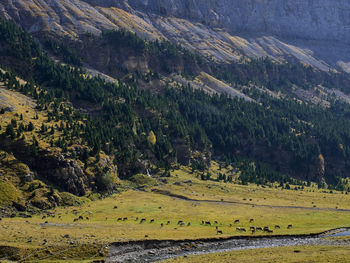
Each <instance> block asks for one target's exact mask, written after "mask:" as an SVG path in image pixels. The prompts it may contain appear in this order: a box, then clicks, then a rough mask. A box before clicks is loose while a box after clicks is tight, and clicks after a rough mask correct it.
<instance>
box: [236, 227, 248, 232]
mask: <svg viewBox="0 0 350 263" xmlns="http://www.w3.org/2000/svg"><path fill="white" fill-rule="evenodd" d="M236 230H237V231H240V232H246V230H245V228H243V227H237V228H236Z"/></svg>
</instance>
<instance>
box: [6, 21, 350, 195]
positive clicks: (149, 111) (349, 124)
mask: <svg viewBox="0 0 350 263" xmlns="http://www.w3.org/2000/svg"><path fill="white" fill-rule="evenodd" d="M0 35H1V39H0V43H1V49H0V58H1V61H2V65H1V66H2V67H3V68H4V69H6V70H7V73H2V74H1V78H2V79H3V80H9V84H8V86H9V87H10V88H12V89H14V90H17V91H20V92H22V93H24V94H27V95H30V96H31V97H33V98H35V99H36V100H37V102H38V105H37V107H38V109H49V108H51V109H52V111H50V115H49V118H50V119H53V120H57V121H60V120H64V121H65V123H66V124H65V125H63V127H60V129H62V130H63V131H64V135H63V136H62V137H60V138H58V139H56V141H53V142H52V145H53V146H57V147H60V148H62V149H67V148H68V147H69V146H70V145H73V144H74V143H75V142H76V141H80V142H81V143H82V144H84V145H86V146H88V149H89V150H88V151H84V152H82V153H81V155H80V156H77V158H78V159H80V160H82V161H84V160H86V159H87V158H88V157H89V156H98V155H99V154H100V152H101V151H103V152H105V153H106V154H108V155H110V156H113V159H114V163H115V164H116V165H117V166H118V174H119V177H121V178H125V179H127V178H129V177H131V176H132V175H134V174H137V173H139V172H142V171H144V169H145V168H150V167H161V168H165V169H170V167H171V166H172V165H173V164H176V163H182V164H185V165H191V166H192V167H193V169H199V170H205V169H206V165H208V160H209V159H215V160H220V161H222V162H225V163H226V164H236V166H238V167H240V168H241V169H242V171H243V173H242V174H241V176H240V180H241V181H242V183H247V182H257V183H260V184H264V183H266V182H280V183H286V182H291V181H293V180H306V181H315V182H318V183H320V182H322V181H323V179H325V182H327V183H328V184H330V185H332V186H333V187H337V188H338V189H341V190H344V189H342V188H343V186H342V184H341V180H340V179H341V178H344V177H347V176H348V175H349V171H350V162H349V157H350V119H349V118H350V115H349V114H350V105H349V104H347V103H344V102H341V101H339V100H336V99H334V100H333V101H332V103H331V105H330V107H329V108H325V107H322V106H321V105H313V104H310V103H300V102H299V101H297V100H295V99H293V98H292V97H288V96H286V97H283V98H274V97H272V96H269V95H268V94H266V93H262V92H259V91H253V92H250V93H249V96H250V97H251V98H252V99H253V101H252V102H247V101H244V100H242V99H238V98H233V97H229V96H228V95H225V94H208V93H206V92H205V91H202V90H198V89H193V88H192V87H191V85H178V86H177V87H175V88H174V87H172V86H169V85H165V87H164V88H162V89H160V90H157V91H154V90H152V89H140V88H139V87H138V85H137V83H138V79H139V78H140V79H141V78H143V80H144V79H145V76H144V75H142V74H140V73H137V72H125V74H131V76H132V80H130V78H118V79H117V80H116V81H115V82H114V83H111V82H107V81H106V80H104V79H103V78H101V77H92V76H89V74H87V72H85V70H84V68H83V67H82V65H83V64H82V59H81V58H80V57H79V54H78V53H77V52H76V51H75V50H74V49H71V48H69V47H67V46H65V45H64V44H63V43H60V42H56V41H54V40H47V41H46V42H45V45H44V47H45V48H46V50H48V51H49V52H50V53H51V54H54V55H55V56H56V57H58V58H61V59H62V61H63V62H64V64H60V63H57V62H54V61H53V59H52V58H51V57H50V56H49V54H48V53H46V51H44V50H43V49H42V48H41V46H40V45H39V43H38V42H37V41H36V40H35V39H34V38H33V36H31V35H30V34H28V33H26V32H24V31H23V30H22V29H20V28H19V27H18V26H16V25H14V24H12V23H11V22H7V21H5V20H3V19H1V20H0ZM101 38H103V39H104V40H105V41H107V42H108V43H109V44H110V45H111V46H112V47H113V48H114V49H115V50H118V49H125V48H128V49H131V50H134V52H138V53H141V54H142V55H143V56H149V57H152V59H153V62H152V63H153V65H156V66H154V67H153V69H152V70H153V71H152V72H151V74H149V75H148V76H147V78H148V79H150V80H152V79H159V78H162V77H161V76H167V74H170V73H172V72H173V71H174V70H177V69H178V68H179V67H178V65H179V64H181V65H185V66H184V67H181V70H180V72H178V73H180V74H182V75H184V76H187V77H189V78H191V77H194V76H195V74H197V73H198V72H199V71H201V70H207V71H208V72H210V73H211V74H213V75H214V76H216V77H217V78H218V79H221V80H224V81H226V82H228V83H231V84H232V85H233V86H237V87H239V86H242V85H247V84H249V83H253V84H254V85H263V86H265V87H267V88H268V89H269V90H271V91H279V90H283V89H289V88H290V87H291V86H292V85H298V86H300V87H302V88H303V89H305V90H308V89H311V88H312V87H313V86H315V85H324V86H326V87H329V88H337V89H339V90H342V91H344V92H345V93H347V92H349V84H350V77H349V75H348V74H345V73H331V72H328V73H327V72H320V71H315V70H313V69H312V68H310V67H305V66H303V65H300V64H288V63H286V64H283V63H282V64H277V63H274V62H272V61H270V60H269V59H259V60H253V61H251V62H247V63H233V64H230V65H217V64H215V63H214V62H211V61H207V60H205V59H203V58H201V57H200V56H199V55H196V54H194V53H192V52H190V51H187V50H186V49H184V48H182V47H181V46H177V45H174V44H171V43H169V42H160V41H155V42H148V41H145V40H143V39H141V38H139V37H138V36H136V35H135V34H133V33H129V32H127V31H122V30H121V31H108V32H104V33H103V34H102V36H101ZM15 76H20V77H22V78H23V79H25V80H27V81H28V83H27V84H26V85H20V83H19V82H18V81H17V80H16V78H15ZM62 101H64V102H67V103H68V104H69V105H70V106H69V107H67V108H65V109H59V105H60V102H62ZM59 112H63V113H64V114H59ZM12 126H13V124H9V125H8V126H7V127H3V128H5V129H6V133H5V135H4V136H8V137H9V138H11V139H14V138H16V135H15V134H14V132H13V127H12ZM26 129H30V127H27V128H26ZM42 129H43V130H45V124H43V128H42ZM53 132H54V131H53ZM33 145H34V146H35V143H34V144H33ZM33 151H34V152H35V147H34V150H33ZM194 152H199V153H200V155H199V156H200V157H198V155H197V157H194V156H193V153H194ZM36 154H38V153H36ZM251 162H254V163H255V165H254V167H253V168H252V166H251V165H250V163H251ZM335 163H336V165H335ZM323 166H324V167H325V168H322V167H323ZM320 170H325V172H324V174H323V172H322V171H320Z"/></svg>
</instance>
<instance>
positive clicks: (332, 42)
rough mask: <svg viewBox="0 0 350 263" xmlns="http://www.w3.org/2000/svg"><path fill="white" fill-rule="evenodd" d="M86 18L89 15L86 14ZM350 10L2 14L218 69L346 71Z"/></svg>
mask: <svg viewBox="0 0 350 263" xmlns="http://www.w3.org/2000/svg"><path fill="white" fill-rule="evenodd" d="M82 10H84V11H82ZM348 10H349V3H348V2H347V1H345V0H337V1H330V0H322V1H311V0H308V1H298V2H295V1H290V0H283V1H280V0H274V1H258V0H250V1H239V0H230V1H224V0H220V1H215V2H213V1H201V2H199V1H193V0H183V1H176V2H174V1H161V2H160V1H141V0H129V1H113V0H104V1H96V0H77V1H72V0H64V1H57V0H55V1H51V0H50V1H48V0H40V1H33V0H29V1H27V0H26V1H24V0H19V1H13V0H2V1H1V3H0V12H1V13H2V15H3V16H5V17H7V18H11V19H13V20H14V21H16V22H17V23H18V24H21V25H22V26H23V27H24V28H25V29H27V30H29V31H30V32H33V33H35V32H36V33H39V32H42V31H46V32H50V33H54V34H58V35H61V36H69V37H73V38H77V37H79V35H81V34H84V33H86V32H91V33H93V34H99V33H100V32H101V30H106V29H118V28H125V29H127V30H131V31H134V32H137V33H138V34H139V35H140V36H143V37H146V38H150V39H154V38H165V39H168V40H171V41H173V42H176V43H181V44H182V45H183V46H185V47H187V48H189V49H191V50H196V51H199V52H200V53H201V54H204V55H206V56H208V57H212V58H214V59H216V60H219V61H226V62H227V61H237V60H241V59H244V58H247V57H248V58H257V57H263V56H269V57H271V58H273V59H275V60H285V59H287V60H297V61H301V62H303V63H306V64H309V65H313V66H314V67H316V68H319V69H321V70H325V71H328V70H329V68H336V69H338V70H344V71H349V62H350V55H348V54H350V52H349V51H350V48H349V45H348V43H349V41H350V39H349V35H350V34H349V30H350V29H349V23H350V22H349V21H348V17H349V11H348Z"/></svg>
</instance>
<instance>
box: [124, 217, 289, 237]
mask: <svg viewBox="0 0 350 263" xmlns="http://www.w3.org/2000/svg"><path fill="white" fill-rule="evenodd" d="M127 220H128V218H127V217H124V218H122V217H119V218H118V219H117V221H127ZM135 221H140V224H143V223H147V219H146V218H138V217H136V219H135ZM149 223H150V224H152V223H155V220H154V219H153V218H152V219H150V220H149ZM239 223H240V220H238V219H236V220H233V223H232V224H229V227H233V226H234V225H237V224H239ZM249 223H250V224H252V223H254V219H252V218H251V219H250V220H249ZM170 224H171V222H170V221H167V222H166V223H161V224H160V227H161V228H162V227H164V225H170ZM177 225H178V226H181V227H183V226H191V222H187V223H185V222H184V221H182V220H179V221H178V222H177ZM201 225H203V226H215V229H216V233H217V234H218V235H220V234H223V231H222V230H220V229H219V226H223V224H222V223H219V222H218V221H214V222H213V223H212V222H211V221H205V220H202V222H201ZM292 227H293V225H291V224H289V225H288V226H287V229H291V228H292ZM273 228H274V229H275V230H276V229H281V227H280V226H279V225H274V227H273ZM248 230H249V231H251V233H252V234H254V233H255V232H257V231H261V232H265V233H269V234H272V233H273V230H272V229H270V227H269V226H264V227H256V226H250V227H249V229H246V228H244V227H236V231H237V232H247V231H248Z"/></svg>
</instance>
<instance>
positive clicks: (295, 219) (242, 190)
mask: <svg viewBox="0 0 350 263" xmlns="http://www.w3.org/2000/svg"><path fill="white" fill-rule="evenodd" d="M159 179H160V180H157V179H156V178H149V177H148V178H143V180H144V187H142V188H141V189H142V190H136V189H134V190H132V185H131V184H130V185H126V184H127V183H123V187H126V188H129V189H130V190H127V191H124V192H122V193H120V194H115V195H113V196H111V197H108V198H106V199H103V200H96V201H88V202H85V203H84V204H82V205H80V206H71V207H58V208H56V209H53V210H48V211H43V212H41V213H40V214H38V215H34V216H33V217H32V218H21V217H15V218H3V219H2V221H1V227H0V246H2V250H1V253H0V254H1V255H2V257H3V259H5V258H7V259H12V260H24V259H25V260H35V261H42V262H49V261H52V262H56V261H57V260H64V259H69V260H70V261H73V260H78V261H81V260H87V262H89V260H90V261H92V260H96V259H97V258H103V257H104V256H105V255H106V252H107V251H108V244H110V243H113V242H120V241H129V240H144V239H175V240H183V239H198V238H213V237H214V238H218V237H229V236H242V235H244V236H252V235H254V236H256V235H295V234H310V233H318V232H322V231H326V230H329V229H335V228H340V227H349V226H350V211H347V210H346V209H349V208H350V207H349V206H350V205H349V204H350V202H349V199H350V197H349V196H348V195H346V194H342V193H340V192H334V193H332V194H330V193H322V192H321V191H319V190H316V189H315V188H311V187H310V188H305V189H304V190H298V191H295V190H281V189H276V188H274V187H271V188H268V187H265V188H263V187H261V186H256V185H249V186H242V185H237V184H231V183H220V182H214V181H202V180H200V179H198V178H196V175H195V174H191V173H190V172H189V170H187V168H185V167H182V168H181V169H179V170H175V171H174V172H172V173H171V177H169V178H167V179H166V180H167V182H166V183H164V180H162V178H159ZM162 181H163V182H162ZM156 189H157V191H156ZM160 190H161V193H158V192H159V191H160ZM167 194H168V195H169V194H170V195H173V194H177V195H180V194H181V195H182V196H184V197H187V198H193V199H198V200H199V201H193V200H184V199H181V198H177V197H173V196H168V195H167ZM200 200H208V201H200ZM212 200H215V202H212ZM336 204H338V209H336V208H335V205H336ZM314 206H316V207H314ZM341 209H343V210H341ZM79 218H80V219H79ZM141 219H145V220H144V222H142V223H141ZM251 219H253V222H250V221H251ZM235 220H239V222H237V221H236V223H234V221H235ZM168 221H169V223H168ZM178 221H183V222H184V225H183V226H180V225H179V224H178ZM202 221H210V223H211V226H208V225H205V224H204V225H203V224H202ZM215 221H217V223H216V222H215ZM275 225H278V226H280V228H279V229H275ZM288 225H292V228H290V229H288V227H287V226H288ZM250 226H254V227H264V226H268V227H269V228H270V229H272V230H273V233H270V234H266V233H264V232H261V231H258V232H256V233H254V234H252V233H251V232H250V231H249V227H250ZM216 227H218V229H219V230H221V231H222V234H220V235H217V230H216ZM237 227H239V228H245V229H246V230H247V232H243V231H237V230H236V228H237ZM284 249H286V248H284ZM338 249H340V248H337V250H338ZM281 250H283V249H281ZM263 251H265V250H263ZM292 251H293V250H292ZM342 251H343V250H342ZM345 251H346V250H345V249H344V253H345ZM233 253H242V255H244V253H247V252H245V251H243V252H233ZM281 253H282V252H281ZM310 253H311V252H310ZM282 254H283V253H282ZM240 255H241V254H240ZM298 255H299V254H298ZM213 257H215V255H213ZM178 260H181V259H178ZM183 260H187V259H183ZM180 262H181V261H180ZM188 262H190V261H188ZM191 262H192V261H191ZM193 262H194V261H193ZM208 262H216V261H208ZM217 262H226V261H217ZM230 262H231V261H230Z"/></svg>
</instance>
